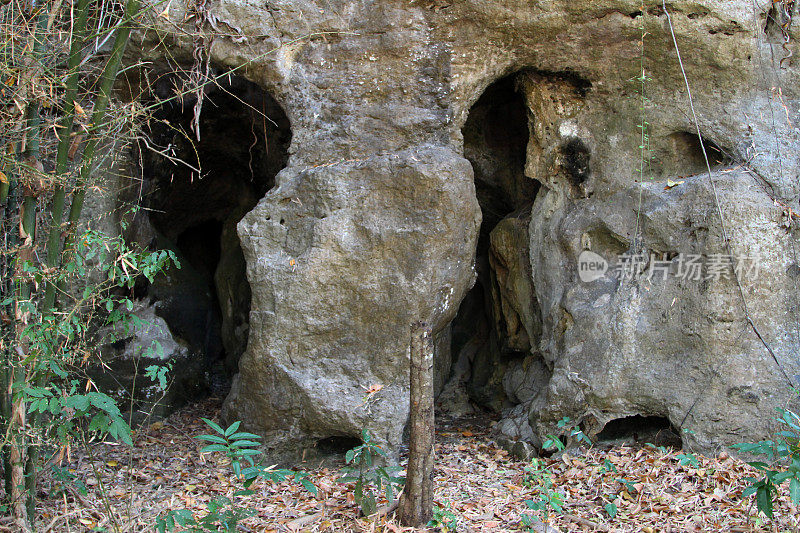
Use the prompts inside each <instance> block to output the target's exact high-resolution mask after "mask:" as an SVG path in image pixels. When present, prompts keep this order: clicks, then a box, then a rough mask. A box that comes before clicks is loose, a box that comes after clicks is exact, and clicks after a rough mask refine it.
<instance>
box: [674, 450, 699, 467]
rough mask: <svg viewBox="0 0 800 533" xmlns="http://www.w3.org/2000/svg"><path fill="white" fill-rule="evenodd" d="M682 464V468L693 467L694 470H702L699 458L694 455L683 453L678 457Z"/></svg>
mask: <svg viewBox="0 0 800 533" xmlns="http://www.w3.org/2000/svg"><path fill="white" fill-rule="evenodd" d="M676 459H678V460H679V461H680V463H681V466H691V467H692V468H700V462H699V461H698V460H697V456H695V454H693V453H681V454H678V455H677V456H676Z"/></svg>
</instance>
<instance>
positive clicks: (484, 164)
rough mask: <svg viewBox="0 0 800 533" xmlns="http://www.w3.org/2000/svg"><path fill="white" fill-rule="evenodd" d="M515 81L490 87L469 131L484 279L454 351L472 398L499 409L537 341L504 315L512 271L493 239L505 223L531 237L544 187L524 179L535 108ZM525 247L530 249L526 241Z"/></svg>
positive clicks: (455, 325)
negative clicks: (514, 365) (515, 366)
mask: <svg viewBox="0 0 800 533" xmlns="http://www.w3.org/2000/svg"><path fill="white" fill-rule="evenodd" d="M515 78H516V76H514V75H512V76H508V77H506V78H503V79H501V80H499V81H497V82H495V83H494V84H492V85H490V86H489V87H488V88H487V89H486V91H485V92H484V93H483V95H482V96H481V97H480V98H479V99H478V101H477V102H476V103H475V104H474V105H473V107H472V109H471V110H470V113H469V116H468V118H467V121H466V122H465V124H464V127H463V128H462V134H463V137H464V157H466V158H467V159H468V160H469V161H470V163H472V167H473V170H474V175H475V190H476V195H477V199H478V203H479V205H480V208H481V212H482V215H483V221H482V223H481V227H480V233H479V237H478V243H477V248H476V252H475V269H476V272H477V281H476V283H475V286H474V287H473V288H472V290H471V291H470V292H469V293H468V294H467V296H466V297H465V298H464V300H463V301H462V303H461V306H460V307H459V310H458V314H457V315H456V318H455V319H454V320H453V322H452V342H451V352H452V355H453V360H454V361H455V364H454V368H457V367H462V368H463V367H464V366H465V361H469V362H470V363H471V364H469V367H470V376H469V378H468V379H467V380H466V388H467V393H468V395H469V397H470V399H471V400H472V401H473V402H475V403H477V404H479V405H481V406H482V407H485V408H489V409H491V410H494V411H500V410H501V409H502V408H503V407H505V406H506V405H505V404H506V403H507V402H506V400H505V396H504V393H503V384H502V381H503V371H504V368H505V366H507V364H508V362H509V361H511V360H513V359H516V358H520V357H523V356H525V355H528V354H529V353H530V343H531V342H532V337H535V336H536V332H528V331H526V330H525V328H524V326H523V325H522V324H521V321H520V320H518V319H517V318H515V317H512V318H513V319H511V320H510V319H509V316H510V315H513V312H509V311H508V309H503V306H502V303H501V300H502V296H501V294H500V293H501V292H502V288H501V287H500V285H502V284H503V281H504V276H505V275H506V273H507V272H506V271H507V268H506V267H507V265H505V260H506V258H505V257H504V256H503V255H502V254H501V253H498V251H497V250H496V249H495V244H494V243H493V236H492V233H493V231H494V230H495V229H496V228H498V225H499V224H501V223H502V224H503V225H504V226H505V227H506V228H505V229H508V226H510V227H511V228H512V229H513V228H521V231H517V233H518V234H519V236H520V237H521V238H526V237H524V236H525V235H527V221H528V220H529V218H530V208H531V206H532V205H533V201H534V199H535V198H536V193H537V191H538V190H539V183H538V182H537V181H535V180H533V179H530V178H528V177H527V176H526V175H525V161H526V154H527V149H528V138H529V130H528V108H527V106H526V104H525V100H524V97H523V95H522V94H521V93H520V92H518V90H517V84H516V80H515ZM505 229H504V231H505ZM511 233H512V234H513V233H514V232H513V231H511ZM520 244H522V245H523V246H522V248H523V249H525V250H527V243H520ZM510 322H513V323H510Z"/></svg>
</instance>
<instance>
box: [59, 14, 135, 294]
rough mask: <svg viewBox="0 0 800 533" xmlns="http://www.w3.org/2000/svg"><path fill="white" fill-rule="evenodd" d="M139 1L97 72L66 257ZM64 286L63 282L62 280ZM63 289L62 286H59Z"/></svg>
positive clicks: (74, 198) (71, 251)
mask: <svg viewBox="0 0 800 533" xmlns="http://www.w3.org/2000/svg"><path fill="white" fill-rule="evenodd" d="M139 6H140V0H128V1H127V2H126V4H125V14H124V15H123V16H124V21H123V23H122V24H121V25H120V27H119V29H118V30H117V35H116V37H115V38H114V46H113V47H112V49H111V55H110V56H109V58H108V62H107V63H106V66H105V68H104V69H103V73H102V74H101V75H100V85H99V88H98V95H97V98H96V100H95V103H94V112H93V113H92V125H93V127H94V131H93V132H92V135H91V137H90V138H89V140H88V141H87V142H86V147H85V148H84V150H83V157H82V159H81V172H80V176H79V178H78V185H77V188H76V190H75V193H74V194H73V195H72V204H71V205H70V209H69V217H68V219H67V222H68V227H67V235H66V237H65V238H64V254H65V260H66V259H67V258H69V257H70V256H71V254H72V253H74V250H72V246H73V244H74V242H73V241H74V239H75V226H76V225H77V223H78V219H79V218H80V216H81V211H82V210H83V201H84V198H85V197H86V184H87V183H88V181H89V178H90V176H91V174H92V172H93V170H94V169H93V166H94V157H95V151H96V150H97V145H98V143H99V139H100V136H99V134H98V133H99V130H100V128H101V126H102V125H103V124H104V123H105V118H106V110H107V108H108V101H109V98H110V95H111V89H112V87H113V86H114V81H115V80H116V78H117V73H118V72H119V66H120V63H121V62H122V54H123V53H124V52H125V47H126V46H127V44H128V39H129V38H130V34H131V26H132V21H133V18H134V17H135V16H136V14H137V13H138V12H139ZM62 285H63V283H62ZM62 288H63V287H62Z"/></svg>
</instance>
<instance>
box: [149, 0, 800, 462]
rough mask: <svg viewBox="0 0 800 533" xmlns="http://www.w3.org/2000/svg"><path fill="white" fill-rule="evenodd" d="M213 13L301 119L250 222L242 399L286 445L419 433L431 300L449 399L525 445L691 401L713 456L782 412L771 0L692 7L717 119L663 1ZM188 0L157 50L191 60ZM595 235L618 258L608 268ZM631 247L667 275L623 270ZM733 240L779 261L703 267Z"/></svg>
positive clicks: (685, 15) (789, 237) (236, 399)
mask: <svg viewBox="0 0 800 533" xmlns="http://www.w3.org/2000/svg"><path fill="white" fill-rule="evenodd" d="M207 6H208V7H207V8H208V9H209V10H210V11H211V12H212V13H213V15H214V16H213V20H214V21H215V23H216V24H217V26H218V28H217V30H218V34H217V37H216V38H215V39H214V40H213V43H212V44H211V47H210V53H211V57H212V60H213V61H214V62H215V64H216V65H217V66H218V68H219V69H223V68H226V67H242V69H241V70H240V72H241V73H243V74H244V75H246V76H247V77H248V78H249V79H250V80H252V81H253V82H255V83H257V84H259V85H261V86H262V87H264V88H265V89H267V90H268V91H269V92H270V93H271V94H272V95H273V96H274V97H275V98H276V100H277V102H278V103H279V104H280V106H281V107H282V108H283V109H284V111H285V112H286V115H287V117H288V120H289V122H290V123H291V130H292V140H291V146H290V148H289V158H288V161H287V162H286V168H284V169H283V170H282V171H281V172H280V173H279V174H278V175H277V177H276V179H275V186H274V187H273V188H272V189H271V190H270V191H269V192H267V193H266V195H264V196H263V198H261V199H260V200H259V202H258V205H257V206H256V207H255V208H254V209H253V210H251V211H250V212H249V213H248V214H247V215H246V216H245V217H244V218H243V219H242V221H241V222H239V224H238V234H239V239H240V241H241V247H242V250H243V256H244V261H245V262H246V267H247V280H248V282H249V285H250V290H251V292H252V302H251V307H250V312H249V334H248V340H247V349H246V351H245V353H244V355H243V356H242V358H241V360H240V361H239V366H238V370H239V373H238V375H237V377H236V378H235V380H234V384H233V388H232V391H231V393H230V395H229V396H228V398H227V401H226V404H225V408H224V413H223V414H224V416H225V417H226V418H228V419H229V420H233V419H241V420H243V421H244V423H245V425H246V426H247V427H248V428H249V429H250V430H254V431H257V432H259V433H261V434H263V435H265V436H266V437H267V439H266V442H267V444H268V447H269V448H270V449H271V450H272V452H273V454H274V455H275V456H276V457H278V456H280V457H288V456H289V455H290V454H299V453H306V455H307V454H310V453H314V451H315V449H316V445H317V444H318V443H320V442H325V443H327V444H330V443H331V442H337V441H335V439H345V440H342V441H341V442H343V443H344V442H348V441H347V440H346V439H347V438H353V437H357V436H358V434H359V433H360V430H361V428H362V427H368V428H369V429H371V430H372V431H373V433H375V434H376V435H377V436H378V438H379V439H380V441H382V442H384V443H387V444H389V445H390V446H391V447H392V448H393V449H396V447H397V445H398V444H399V443H400V441H401V438H402V433H403V427H404V425H405V420H406V411H407V406H406V402H407V394H408V390H407V368H408V354H407V350H408V328H409V325H410V323H411V322H412V321H415V320H427V321H429V322H431V324H432V325H433V327H434V330H435V331H436V332H437V336H438V338H439V339H440V342H439V350H438V351H439V356H440V359H439V366H440V367H441V368H446V367H448V366H450V365H449V364H448V363H447V361H449V358H450V354H449V353H447V352H448V350H447V346H446V344H447V343H446V341H443V340H442V339H446V338H448V336H449V337H450V338H451V339H452V341H451V343H450V346H451V348H452V360H453V361H454V367H453V368H454V374H453V376H452V378H453V379H452V380H451V382H450V383H448V384H447V385H446V386H445V387H444V388H445V391H446V394H447V396H448V397H450V398H456V397H458V394H456V393H455V392H454V387H455V388H457V387H459V386H463V387H464V390H465V391H467V392H468V393H469V394H470V396H471V399H472V401H474V402H477V403H481V404H484V405H488V406H491V407H493V408H495V409H497V410H500V411H502V412H503V414H504V418H503V420H502V421H501V423H500V425H499V427H500V428H501V430H502V431H503V432H505V433H506V434H507V437H509V438H512V439H524V440H527V441H530V442H533V443H536V442H537V440H538V439H539V438H540V436H541V435H543V434H544V433H545V432H548V431H550V430H552V427H553V425H554V422H555V421H556V420H558V419H559V418H561V417H562V416H569V417H571V418H572V419H573V420H574V421H575V422H579V423H581V424H583V426H584V427H585V430H586V431H587V432H588V433H596V432H597V431H599V430H600V429H601V428H602V427H603V426H604V425H605V423H606V422H608V421H610V420H613V419H617V418H620V417H625V416H631V415H637V414H640V415H646V416H651V417H653V416H656V417H662V418H667V419H668V420H669V422H670V423H671V424H672V425H673V426H674V427H675V428H685V429H690V430H691V431H692V432H691V433H689V432H687V433H683V434H682V436H683V439H684V443H685V444H687V445H692V446H695V447H698V448H703V449H709V448H712V447H714V446H717V445H724V444H730V443H732V442H736V441H740V440H743V439H751V438H756V437H758V436H760V435H762V434H763V433H764V432H765V431H766V430H767V428H768V425H769V416H770V415H771V413H772V411H773V407H775V406H777V405H784V403H785V402H786V401H787V399H788V398H789V388H788V380H787V377H786V376H784V373H785V374H786V375H788V376H789V379H794V378H793V376H794V375H795V374H798V373H799V372H798V358H797V355H796V352H797V346H798V344H800V338H798V335H799V334H798V332H797V328H796V322H797V309H796V305H795V304H794V301H795V300H796V299H797V298H796V293H797V287H796V280H795V276H796V272H797V271H799V270H800V267H798V264H797V258H796V256H795V252H794V250H795V249H796V248H797V245H798V243H797V242H796V241H797V234H796V228H795V225H796V221H795V220H794V219H793V218H792V216H793V215H792V211H789V210H788V209H789V208H788V207H785V206H793V205H795V203H796V201H797V195H798V193H800V186H798V183H797V181H796V179H795V176H797V175H798V170H800V169H799V168H798V165H800V160H798V159H797V158H795V157H790V155H789V154H793V153H795V152H796V148H797V147H798V146H800V140H798V133H797V131H796V130H795V128H794V127H793V123H792V120H793V118H794V116H795V114H796V112H797V108H798V104H800V102H799V101H798V96H799V95H798V93H797V89H796V88H797V87H798V86H800V85H799V84H798V79H797V78H798V72H800V70H798V69H797V68H796V67H794V66H792V64H791V63H792V58H789V60H788V61H785V62H784V65H783V66H784V67H786V68H781V65H780V62H781V58H783V57H784V55H786V52H785V51H784V49H783V48H782V43H783V35H782V33H781V30H780V28H778V29H776V27H775V25H774V24H772V25H770V24H769V23H768V20H769V19H768V13H769V11H770V9H774V7H775V6H774V5H773V2H771V1H767V0H760V1H758V2H751V1H749V0H748V1H745V0H736V1H730V0H725V1H723V0H702V1H692V2H688V1H683V0H677V1H673V2H670V3H669V4H668V8H669V9H670V14H671V23H672V25H673V26H674V30H675V36H676V39H677V41H678V43H679V44H680V45H681V47H682V50H683V52H684V55H683V60H684V64H683V66H684V67H685V69H686V73H687V76H688V78H689V80H690V82H691V84H692V92H693V95H694V100H693V104H694V109H695V110H696V112H697V116H698V125H699V128H700V131H701V135H702V137H700V136H698V135H697V134H696V130H695V124H694V121H693V115H692V112H691V110H690V107H689V101H688V99H687V93H686V89H685V86H684V80H683V76H682V72H681V66H680V64H679V63H678V60H677V56H676V54H675V50H674V46H673V40H672V36H671V33H670V26H669V21H668V19H667V16H666V14H665V13H664V11H663V10H662V9H661V3H660V2H652V3H651V2H647V3H645V9H644V12H642V10H641V9H642V4H641V2H639V1H630V0H628V1H625V0H614V1H609V2H589V1H575V0H569V1H567V0H559V1H548V2H540V1H529V0H508V1H503V2H477V1H471V0H470V1H464V2H448V1H439V0H435V1H433V0H431V1H429V0H424V1H416V0H415V1H370V2H366V1H360V2H345V3H330V2H316V1H312V0H306V1H301V2H297V1H291V2H289V1H283V0H271V1H269V2H267V3H265V4H264V3H262V4H254V3H250V2H246V1H244V0H216V1H211V2H208V3H207ZM182 9H183V7H182V6H178V5H172V10H171V12H170V13H169V17H170V21H165V20H160V22H159V23H160V24H161V25H162V28H161V30H160V32H151V33H150V34H145V35H142V36H140V39H141V43H140V44H141V46H140V47H139V50H141V53H142V54H144V55H145V56H147V57H151V58H156V59H157V58H159V57H162V54H163V51H160V50H159V48H158V46H156V45H157V44H158V43H165V44H166V45H167V46H169V47H171V48H172V50H171V54H173V56H174V57H178V56H182V57H185V58H189V57H191V54H190V49H191V43H190V42H189V39H188V38H186V37H185V36H183V35H181V34H180V32H175V31H174V28H173V26H172V24H176V23H178V24H179V23H180V21H182V20H184V15H185V13H183V12H182ZM162 18H163V17H162ZM789 22H791V21H789ZM787 27H788V35H789V38H790V40H789V44H788V45H787V46H788V49H789V50H794V48H795V47H796V45H795V37H796V34H795V28H794V27H793V26H792V25H791V24H789V25H788V26H787ZM643 32H645V33H646V36H645V38H644V51H642V35H643ZM226 35H227V36H226ZM642 65H644V67H645V70H644V74H645V76H644V83H642V81H643V76H642V74H643V71H642ZM773 88H775V89H773ZM777 88H780V89H777ZM643 89H644V95H642V90H643ZM481 95H484V96H485V98H482V97H481ZM512 97H514V98H517V99H518V100H517V101H516V102H514V101H511V100H509V99H510V98H512ZM498 116H502V117H504V118H502V119H497V117H498ZM520 124H522V128H521V129H520V127H519V125H520ZM526 125H527V128H526V127H525V126H526ZM462 128H463V130H462ZM462 131H463V133H462ZM643 134H644V136H643ZM701 141H702V143H701ZM241 142H242V143H249V142H250V140H249V139H246V140H245V139H242V140H241ZM520 146H521V148H519V147H520ZM642 146H643V147H644V148H641V147H642ZM702 146H705V147H706V149H707V153H709V155H710V156H711V159H712V161H711V163H712V165H713V166H714V168H715V171H714V172H713V173H712V174H711V175H710V176H708V175H705V173H704V172H703V171H704V169H705V166H706V165H705V158H704V157H703V151H702ZM221 172H224V169H222V170H221ZM712 184H713V185H712ZM720 213H721V214H722V216H721V217H720ZM787 213H788V216H789V218H787ZM481 221H483V224H481ZM721 221H724V222H725V223H726V231H727V236H728V237H729V239H730V240H729V242H730V249H728V246H727V244H726V240H725V235H724V234H723V232H722V226H721ZM585 251H591V252H592V253H593V254H596V256H599V257H600V258H602V259H604V260H606V261H608V262H609V263H610V266H611V267H610V269H609V270H607V271H606V272H604V273H601V275H599V276H597V277H595V278H594V279H591V280H589V281H583V280H582V279H581V277H580V276H579V267H580V264H579V257H580V256H581V253H582V252H585ZM625 254H627V255H625ZM630 254H643V255H642V257H644V258H646V259H645V260H643V262H642V263H643V264H641V265H639V266H640V267H642V270H643V271H644V273H641V272H637V275H636V276H634V277H633V279H621V278H622V277H623V276H618V277H615V276H614V274H615V270H616V271H619V272H622V271H623V270H624V269H621V268H620V269H615V268H614V266H615V264H616V263H617V262H618V260H619V259H618V258H619V257H620V256H623V255H625V257H628V256H630ZM728 254H732V255H733V256H734V260H736V259H737V258H739V257H740V256H748V257H754V256H756V255H758V256H759V257H760V261H759V263H758V265H759V273H758V275H757V276H754V275H751V274H752V273H750V274H748V273H747V272H745V271H741V272H739V274H740V275H739V282H738V283H737V282H736V281H735V280H734V279H733V277H732V275H730V274H732V271H730V270H729V271H726V272H727V273H728V274H729V276H728V277H727V278H726V277H723V276H719V277H718V278H717V277H714V276H712V277H709V278H708V279H706V276H707V274H708V272H703V273H702V274H701V277H702V278H703V279H700V280H694V279H687V278H685V277H684V276H681V275H678V268H679V266H681V265H683V263H681V261H683V260H684V259H686V257H688V256H692V257H694V256H700V260H701V261H702V262H703V263H705V264H706V266H707V265H708V264H709V262H711V261H712V259H713V260H714V261H718V260H719V256H720V255H728ZM596 256H590V257H593V258H595V259H596ZM587 257H589V256H587ZM526 258H527V260H526ZM656 259H658V260H659V261H664V262H665V263H658V265H659V266H660V267H661V268H662V270H660V271H659V272H662V273H663V272H664V270H663V268H664V266H665V265H666V264H669V265H670V268H671V269H672V270H671V271H669V273H668V275H666V276H665V277H664V278H663V279H662V277H660V276H649V277H648V275H647V272H648V269H650V268H651V267H653V266H655V265H656V262H655V260H656ZM684 266H685V265H684ZM476 280H477V282H476ZM473 283H476V285H475V288H474V289H472V291H470V288H471V287H472V286H473ZM231 290H232V291H233V292H235V293H238V292H240V290H241V289H240V288H235V287H232V288H231ZM742 295H743V296H744V300H743V298H742ZM744 301H746V302H747V309H746V310H745V308H744V304H743V302H744ZM462 302H464V303H463V305H462ZM459 309H460V311H459ZM745 311H746V312H745ZM459 317H460V318H459ZM467 317H470V318H467ZM454 319H455V321H454ZM237 320H238V319H237ZM240 322H241V320H239V321H238V322H237V323H240ZM753 326H755V328H754V327H753ZM756 330H757V332H758V334H757V333H756ZM231 331H234V332H235V331H236V327H233V329H232V330H231ZM231 335H232V337H231V338H232V339H233V341H235V343H238V344H237V345H239V346H241V345H242V344H241V343H242V340H241V338H240V337H236V335H235V334H231ZM759 335H760V337H759ZM443 361H444V362H443ZM440 381H444V380H443V379H441V378H440ZM376 388H379V389H380V391H379V392H376V393H372V394H367V393H366V390H367V389H370V390H373V391H374V390H375V389H376ZM463 400H464V398H463V395H462V396H461V401H460V403H459V405H460V408H461V409H465V408H467V407H468V406H467V405H466V403H465V402H464V401H463ZM331 439H334V440H333V441H332V440H331Z"/></svg>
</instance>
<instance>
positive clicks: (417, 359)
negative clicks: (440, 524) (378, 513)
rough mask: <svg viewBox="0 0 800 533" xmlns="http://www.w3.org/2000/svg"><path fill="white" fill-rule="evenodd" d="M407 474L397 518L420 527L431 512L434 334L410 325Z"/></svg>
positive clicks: (427, 329) (428, 329) (421, 324)
mask: <svg viewBox="0 0 800 533" xmlns="http://www.w3.org/2000/svg"><path fill="white" fill-rule="evenodd" d="M409 418H410V420H409V423H410V424H411V434H410V437H409V443H408V471H407V474H406V485H405V488H404V489H403V495H402V496H401V497H400V505H399V507H398V516H399V518H400V522H401V523H402V524H403V525H404V526H408V527H423V526H425V525H426V524H427V523H428V521H430V519H431V515H432V513H433V440H434V425H433V424H434V416H433V334H432V333H431V328H430V326H428V324H426V323H424V322H418V323H416V324H413V325H412V326H411V398H410V414H409Z"/></svg>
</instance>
